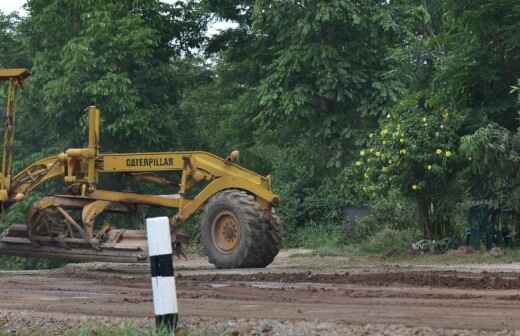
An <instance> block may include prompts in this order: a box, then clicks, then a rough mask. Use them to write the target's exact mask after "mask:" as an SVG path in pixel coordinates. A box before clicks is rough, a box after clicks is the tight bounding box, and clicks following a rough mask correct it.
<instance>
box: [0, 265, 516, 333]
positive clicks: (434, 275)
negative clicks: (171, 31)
mask: <svg viewBox="0 0 520 336" xmlns="http://www.w3.org/2000/svg"><path fill="white" fill-rule="evenodd" d="M336 261H337V260H336ZM336 261H335V262H336ZM336 270H337V269H336ZM147 274H148V269H147V266H146V265H143V266H139V265H117V266H116V265H112V266H107V265H102V264H90V265H70V266H67V267H65V268H63V269H59V270H52V271H37V272H36V271H35V272H1V273H0V298H1V300H0V312H4V313H6V312H7V313H10V314H13V312H14V313H16V312H23V314H26V315H31V314H35V315H38V316H41V315H42V314H43V315H48V316H51V317H53V318H55V319H59V318H58V317H59V316H67V318H78V319H80V318H84V317H89V318H93V319H96V318H98V317H100V318H103V319H104V320H107V319H108V320H110V319H111V318H115V319H117V318H130V319H135V320H149V319H150V318H151V317H152V316H153V313H152V302H151V291H150V281H149V278H148V276H147ZM177 287H178V296H179V299H180V302H179V304H180V307H181V311H182V315H183V317H186V318H188V319H190V320H197V319H202V320H206V321H208V320H209V321H211V320H214V321H226V320H241V319H242V320H277V321H308V322H313V323H318V322H319V323H334V324H346V325H348V324H356V325H366V324H374V323H376V324H384V325H404V326H410V327H424V326H426V327H430V328H442V329H468V330H476V329H479V330H503V329H520V272H517V271H516V269H515V268H514V267H512V268H511V269H506V270H503V269H499V270H497V271H494V272H486V271H481V270H480V269H472V268H470V267H466V268H464V271H461V272H457V271H454V270H446V269H445V268H437V267H428V268H418V267H407V268H403V267H380V266H378V267H367V268H363V267H356V268H349V267H348V264H346V265H344V266H343V267H342V268H341V269H340V270H337V271H336V272H329V271H327V270H325V271H316V270H309V269H308V268H306V267H304V266H302V267H298V265H295V264H291V260H290V259H287V258H286V256H285V257H284V255H282V256H281V257H280V258H279V260H278V261H277V262H276V263H275V264H274V265H273V266H271V267H270V268H268V269H265V270H244V271H236V270H234V271H217V270H214V269H212V268H211V267H209V266H208V265H207V264H205V262H204V261H203V260H202V259H194V260H191V261H189V262H183V263H180V265H179V271H178V272H177ZM10 316H12V315H10ZM57 316H58V317H57ZM4 320H5V321H4V322H5V323H4V324H6V325H9V321H8V320H9V318H5V317H4ZM0 325H1V318H0ZM268 331H269V330H268ZM322 334H327V333H322Z"/></svg>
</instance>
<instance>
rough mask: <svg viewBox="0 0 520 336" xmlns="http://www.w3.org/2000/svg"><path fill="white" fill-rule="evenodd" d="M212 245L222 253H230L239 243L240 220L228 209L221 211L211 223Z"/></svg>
mask: <svg viewBox="0 0 520 336" xmlns="http://www.w3.org/2000/svg"><path fill="white" fill-rule="evenodd" d="M212 238H213V244H214V246H215V247H216V248H217V249H218V250H219V251H220V252H222V253H224V254H231V253H232V252H233V251H234V250H235V248H236V247H237V246H238V245H239V244H240V222H239V221H238V219H237V218H236V217H235V215H234V214H233V213H232V212H230V211H222V212H220V213H219V215H218V216H217V217H216V218H215V220H214V221H213V224H212Z"/></svg>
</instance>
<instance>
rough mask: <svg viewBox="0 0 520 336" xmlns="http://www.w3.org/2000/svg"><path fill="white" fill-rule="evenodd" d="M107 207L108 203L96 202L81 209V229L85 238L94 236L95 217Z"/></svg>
mask: <svg viewBox="0 0 520 336" xmlns="http://www.w3.org/2000/svg"><path fill="white" fill-rule="evenodd" d="M109 206H110V202H109V201H101V200H98V201H95V202H92V203H89V204H87V205H86V206H85V207H84V208H83V211H82V212H81V221H82V222H83V227H84V229H85V233H86V235H87V237H93V236H94V234H93V233H94V221H95V220H96V217H97V215H99V214H100V213H102V212H103V211H105V210H106V209H107V208H108V207H109Z"/></svg>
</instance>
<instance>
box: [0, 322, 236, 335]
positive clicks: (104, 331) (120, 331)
mask: <svg viewBox="0 0 520 336" xmlns="http://www.w3.org/2000/svg"><path fill="white" fill-rule="evenodd" d="M51 329H52V327H51ZM15 334H16V335H18V336H39V335H53V336H54V335H56V336H57V335H64V336H172V335H173V333H170V332H168V331H167V330H159V331H158V330H156V329H155V328H150V327H148V328H145V327H137V326H133V325H131V324H127V325H122V326H97V327H78V328H73V329H69V330H63V329H62V330H55V331H52V330H49V329H39V328H36V329H27V330H16V333H15ZM11 335H13V333H12V332H11V331H0V336H11ZM175 335H176V336H228V335H232V331H229V330H226V328H218V327H217V328H210V327H200V328H189V329H179V330H178V331H177V332H176V333H175Z"/></svg>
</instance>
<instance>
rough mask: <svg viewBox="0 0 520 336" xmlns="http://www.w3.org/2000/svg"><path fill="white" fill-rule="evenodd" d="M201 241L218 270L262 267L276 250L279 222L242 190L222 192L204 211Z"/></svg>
mask: <svg viewBox="0 0 520 336" xmlns="http://www.w3.org/2000/svg"><path fill="white" fill-rule="evenodd" d="M200 226H201V241H202V244H203V245H204V248H205V250H206V252H207V255H208V260H209V262H210V263H212V264H214V265H215V266H216V267H218V268H243V267H265V266H267V265H269V264H270V263H271V262H272V261H273V259H274V257H276V255H277V254H278V251H279V250H280V243H281V221H280V219H279V218H278V217H277V216H276V215H275V214H273V213H268V212H267V211H266V210H264V209H262V208H261V207H260V205H259V204H258V203H257V201H256V199H255V197H254V196H253V195H251V194H249V193H247V192H245V191H240V190H236V189H229V190H224V191H221V192H219V193H218V194H216V195H215V196H213V197H212V198H211V199H210V200H209V201H208V202H207V204H206V206H205V208H204V214H203V216H202V220H201V223H200Z"/></svg>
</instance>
